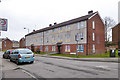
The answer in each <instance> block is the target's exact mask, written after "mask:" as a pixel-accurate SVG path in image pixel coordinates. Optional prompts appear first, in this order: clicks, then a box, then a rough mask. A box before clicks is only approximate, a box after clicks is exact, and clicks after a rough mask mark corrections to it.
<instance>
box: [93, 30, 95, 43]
mask: <svg viewBox="0 0 120 80" xmlns="http://www.w3.org/2000/svg"><path fill="white" fill-rule="evenodd" d="M93 41H95V33H94V32H93Z"/></svg>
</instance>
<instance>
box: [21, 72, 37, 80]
mask: <svg viewBox="0 0 120 80" xmlns="http://www.w3.org/2000/svg"><path fill="white" fill-rule="evenodd" d="M22 71H23V72H24V73H26V74H28V75H29V76H31V77H32V78H34V79H36V80H38V79H37V78H36V77H35V76H34V75H32V74H31V73H29V72H27V71H25V70H22Z"/></svg>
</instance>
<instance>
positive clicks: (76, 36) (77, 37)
mask: <svg viewBox="0 0 120 80" xmlns="http://www.w3.org/2000/svg"><path fill="white" fill-rule="evenodd" d="M75 40H76V41H79V40H80V39H79V34H78V33H77V34H76V35H75Z"/></svg>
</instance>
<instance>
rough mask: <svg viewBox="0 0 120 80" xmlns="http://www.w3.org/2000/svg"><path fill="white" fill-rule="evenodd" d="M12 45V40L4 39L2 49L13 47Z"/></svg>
mask: <svg viewBox="0 0 120 80" xmlns="http://www.w3.org/2000/svg"><path fill="white" fill-rule="evenodd" d="M12 47H13V43H12V41H11V40H9V39H6V40H4V41H2V51H3V50H8V49H12Z"/></svg>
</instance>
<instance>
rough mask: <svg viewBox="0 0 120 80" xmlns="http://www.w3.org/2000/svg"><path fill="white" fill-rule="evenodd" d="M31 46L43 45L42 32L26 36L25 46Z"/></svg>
mask: <svg viewBox="0 0 120 80" xmlns="http://www.w3.org/2000/svg"><path fill="white" fill-rule="evenodd" d="M41 39H42V40H41ZM32 44H34V45H43V32H41V33H37V34H33V35H29V36H26V46H31V45H32Z"/></svg>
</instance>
